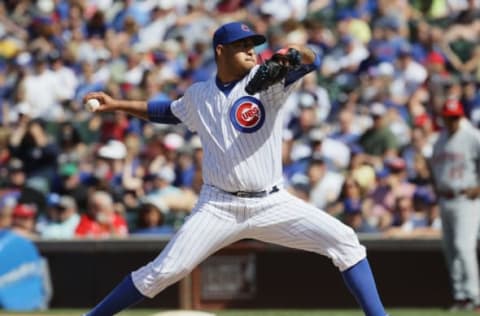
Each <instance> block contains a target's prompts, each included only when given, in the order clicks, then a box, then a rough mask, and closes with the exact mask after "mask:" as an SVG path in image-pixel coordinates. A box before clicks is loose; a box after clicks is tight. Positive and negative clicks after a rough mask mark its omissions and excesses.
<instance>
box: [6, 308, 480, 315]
mask: <svg viewBox="0 0 480 316" xmlns="http://www.w3.org/2000/svg"><path fill="white" fill-rule="evenodd" d="M82 312H84V311H83V310H78V309H77V310H74V309H69V310H66V309H62V310H50V311H46V312H41V313H12V312H8V313H7V312H2V311H0V315H2V316H7V315H8V316H80V315H82ZM158 312H160V311H159V310H145V309H144V310H142V309H134V310H130V311H127V312H123V313H121V314H119V316H150V315H153V314H155V313H158ZM388 312H389V313H390V316H447V315H448V316H454V315H455V316H468V315H471V316H473V315H479V314H477V313H473V312H458V313H451V312H448V311H445V310H441V309H389V310H388ZM212 313H214V314H215V315H216V316H362V315H363V314H362V313H361V312H359V311H358V310H340V309H335V310H230V311H214V312H212Z"/></svg>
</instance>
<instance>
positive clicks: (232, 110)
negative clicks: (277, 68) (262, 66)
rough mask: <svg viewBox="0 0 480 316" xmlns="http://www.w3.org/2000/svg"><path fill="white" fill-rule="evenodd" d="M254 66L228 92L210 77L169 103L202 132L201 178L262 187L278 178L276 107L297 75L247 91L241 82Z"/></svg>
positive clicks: (226, 185)
mask: <svg viewBox="0 0 480 316" xmlns="http://www.w3.org/2000/svg"><path fill="white" fill-rule="evenodd" d="M258 67H259V66H258V65H257V66H255V67H254V68H253V69H252V70H251V71H250V73H249V74H248V75H247V76H245V77H244V78H243V79H241V80H240V81H238V82H237V83H235V86H234V87H233V88H232V90H231V91H230V93H228V94H225V93H224V92H223V91H221V90H220V89H219V88H218V87H217V84H216V82H215V79H214V78H213V79H210V80H208V81H205V82H199V83H196V84H194V85H192V86H191V87H190V88H189V89H187V91H186V92H185V95H184V96H183V97H182V98H180V99H178V100H176V101H174V102H173V103H172V104H171V108H172V112H173V114H174V115H175V116H176V117H178V118H179V119H180V120H181V121H182V122H183V123H184V124H186V126H187V127H188V128H189V129H190V130H191V131H195V132H197V133H198V135H199V136H200V139H201V141H202V147H203V151H204V156H203V157H204V158H203V181H204V183H205V184H209V185H213V186H215V187H217V188H220V189H222V190H224V191H229V192H234V191H262V190H265V189H268V188H270V187H271V186H273V185H275V184H278V183H280V182H281V181H282V159H281V146H282V136H281V135H282V128H283V119H282V117H281V116H282V111H280V109H281V106H282V105H283V103H284V102H285V100H286V98H287V96H288V95H289V94H290V93H291V91H292V90H293V89H294V87H295V86H296V85H297V84H298V81H297V82H295V83H293V84H290V85H288V86H287V87H284V84H283V81H282V82H281V83H279V84H276V85H274V86H272V87H270V88H269V89H268V90H266V91H263V92H261V93H259V94H255V95H253V96H250V95H249V94H247V93H246V92H245V86H246V84H247V83H248V81H249V80H250V79H251V77H252V76H253V75H254V73H255V72H256V70H257V69H258Z"/></svg>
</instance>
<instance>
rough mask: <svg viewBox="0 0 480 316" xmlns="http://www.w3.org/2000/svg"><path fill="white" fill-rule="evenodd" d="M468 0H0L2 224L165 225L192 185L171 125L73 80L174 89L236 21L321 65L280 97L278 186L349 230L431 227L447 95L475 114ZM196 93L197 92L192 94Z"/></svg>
mask: <svg viewBox="0 0 480 316" xmlns="http://www.w3.org/2000/svg"><path fill="white" fill-rule="evenodd" d="M479 14H480V1H478V0H377V1H375V0H310V1H308V0H264V1H257V0H227V1H221V0H206V1H197V0H175V1H172V0H95V1H94V0H5V1H2V2H1V3H0V120H1V122H2V124H1V127H0V228H1V227H4V228H5V227H9V228H11V229H13V230H15V231H17V232H19V233H21V234H23V235H25V236H28V237H30V238H82V237H86V238H109V237H126V236H130V235H136V234H156V235H166V236H170V235H171V234H172V233H173V232H175V230H176V229H177V228H178V227H179V225H181V224H182V222H183V221H184V220H185V217H186V216H187V215H188V213H189V211H190V210H191V209H192V206H193V205H194V203H195V202H196V196H197V194H198V192H199V189H200V186H201V185H202V179H201V168H202V164H201V160H202V146H201V143H200V141H199V139H198V137H197V136H196V135H194V134H191V133H190V132H189V131H188V130H186V129H185V128H184V127H183V126H181V125H173V126H169V125H162V124H153V123H147V122H144V121H142V120H139V119H137V118H134V117H129V116H127V115H125V114H122V113H111V114H101V115H98V114H92V113H89V112H87V111H85V109H84V108H83V105H82V101H81V100H82V97H83V96H84V95H85V94H86V93H88V92H90V91H96V90H103V91H106V92H107V93H109V94H111V95H112V96H114V97H116V98H126V99H164V100H174V99H176V98H178V97H181V96H182V94H183V92H184V91H185V89H186V88H187V87H188V86H189V85H190V84H192V83H194V82H197V81H202V80H206V79H208V78H210V77H212V76H214V75H215V71H216V70H215V63H214V59H213V50H212V44H211V38H212V34H213V31H214V30H215V29H216V28H217V27H218V26H219V25H220V24H222V23H225V22H229V21H231V20H242V21H245V22H246V23H248V24H249V25H251V26H252V27H253V28H254V29H255V30H256V31H257V32H259V33H263V34H266V35H267V38H268V44H265V45H262V46H260V47H257V52H258V54H259V55H260V57H261V59H262V60H265V59H267V58H269V57H270V56H271V55H272V53H273V52H275V51H276V50H277V49H279V48H281V47H283V46H284V45H286V44H287V43H302V44H308V45H310V47H312V48H313V49H314V50H315V51H316V52H317V53H318V54H319V55H320V56H321V59H322V66H321V69H320V70H319V71H317V72H315V73H312V74H309V75H308V76H307V77H306V78H305V80H304V81H303V82H302V84H301V87H300V88H299V89H298V90H297V91H296V92H294V93H293V94H292V95H291V96H290V97H289V98H288V99H287V100H286V104H285V106H284V111H285V121H284V138H283V139H284V147H283V152H282V157H283V163H284V177H285V185H286V187H287V188H288V189H289V190H291V191H292V192H293V193H294V194H296V195H298V196H299V197H300V198H303V199H305V200H308V201H310V202H311V203H313V204H315V205H316V206H318V207H319V208H321V209H323V210H325V211H326V212H329V213H331V214H332V215H334V216H336V217H338V218H339V219H341V220H342V221H344V222H346V223H347V224H348V225H350V226H352V227H353V228H354V229H355V231H357V232H358V233H375V234H378V235H379V236H386V237H418V236H439V235H440V228H441V221H440V218H439V211H438V206H437V202H436V197H435V195H434V193H433V190H432V187H431V176H430V171H429V168H428V164H427V161H428V158H429V157H430V155H431V153H432V145H433V143H434V141H435V140H436V137H437V135H438V132H439V130H440V129H441V124H442V122H441V120H440V119H439V115H438V113H439V110H440V108H441V107H442V105H443V104H444V103H445V100H446V98H447V97H455V98H457V99H459V100H460V101H461V103H462V104H463V107H464V110H465V114H466V115H465V122H464V123H465V124H470V125H472V126H473V127H478V126H479V125H480V93H479V90H478V82H480V45H479V39H480V36H479V34H480V19H477V17H478V16H479ZM199 102H202V101H201V100H199Z"/></svg>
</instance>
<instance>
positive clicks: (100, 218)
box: [75, 191, 128, 238]
mask: <svg viewBox="0 0 480 316" xmlns="http://www.w3.org/2000/svg"><path fill="white" fill-rule="evenodd" d="M75 235H76V236H79V237H91V238H109V237H125V236H127V235H128V228H127V222H126V221H125V219H124V218H123V217H122V216H121V215H120V214H118V213H116V212H115V209H114V204H113V200H112V197H111V195H110V194H109V193H107V192H105V191H96V192H94V193H93V194H92V196H91V197H90V199H89V201H88V210H87V213H86V214H84V215H82V217H81V219H80V223H79V224H78V226H77V229H76V230H75Z"/></svg>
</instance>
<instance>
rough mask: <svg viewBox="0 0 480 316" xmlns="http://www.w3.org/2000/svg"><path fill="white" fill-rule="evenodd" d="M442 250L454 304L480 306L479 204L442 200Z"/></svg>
mask: <svg viewBox="0 0 480 316" xmlns="http://www.w3.org/2000/svg"><path fill="white" fill-rule="evenodd" d="M439 202H440V210H441V218H442V230H443V248H444V253H445V257H446V260H447V267H448V270H449V274H450V283H451V286H452V292H453V293H452V294H453V298H454V299H455V300H464V299H471V300H473V301H474V302H475V303H477V304H478V303H480V302H479V275H478V260H477V250H476V249H477V236H478V231H479V228H480V200H479V199H476V200H469V199H467V198H466V197H463V196H461V197H458V198H454V199H450V200H445V199H441V200H440V201H439Z"/></svg>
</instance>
